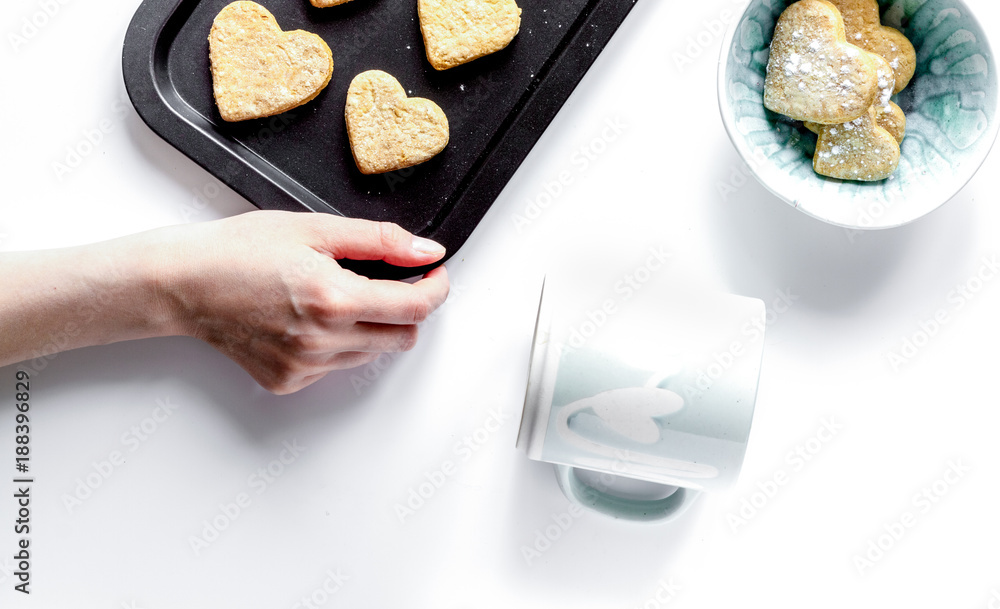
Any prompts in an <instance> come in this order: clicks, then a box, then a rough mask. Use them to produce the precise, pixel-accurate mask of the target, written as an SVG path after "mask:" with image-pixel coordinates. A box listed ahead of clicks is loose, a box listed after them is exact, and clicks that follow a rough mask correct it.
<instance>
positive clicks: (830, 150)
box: [813, 106, 899, 182]
mask: <svg viewBox="0 0 1000 609" xmlns="http://www.w3.org/2000/svg"><path fill="white" fill-rule="evenodd" d="M876 112H877V110H876V108H875V107H874V106H872V107H871V108H869V109H868V112H866V113H865V114H864V115H863V116H861V117H859V118H857V119H855V120H853V121H850V122H847V123H844V124H842V125H823V126H822V127H821V128H820V130H819V138H818V139H817V140H816V155H815V156H814V157H813V169H815V170H816V173H818V174H820V175H825V176H828V177H831V178H838V179H841V180H857V181H861V182H875V181H878V180H884V179H886V178H888V177H889V176H890V175H892V173H893V172H894V171H896V167H897V166H898V165H899V142H897V141H896V138H895V137H894V136H893V135H892V134H891V133H889V132H888V131H886V130H885V129H883V128H882V127H880V126H879V125H878V119H877V116H876Z"/></svg>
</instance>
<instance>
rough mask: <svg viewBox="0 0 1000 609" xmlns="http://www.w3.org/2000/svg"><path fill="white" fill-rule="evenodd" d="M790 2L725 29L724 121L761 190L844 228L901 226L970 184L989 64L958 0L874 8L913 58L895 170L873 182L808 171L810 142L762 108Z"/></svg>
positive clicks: (752, 8) (986, 139) (982, 155)
mask: <svg viewBox="0 0 1000 609" xmlns="http://www.w3.org/2000/svg"><path fill="white" fill-rule="evenodd" d="M790 4H792V1H791V0H751V1H750V3H749V4H748V5H747V8H746V10H745V11H744V13H743V16H742V17H741V18H740V19H738V20H736V21H734V22H733V23H732V24H730V27H729V30H728V32H727V34H726V38H725V40H724V41H723V43H722V56H721V57H720V60H719V91H718V93H719V108H720V110H721V112H722V122H723V123H724V125H725V127H726V131H727V132H728V133H729V137H730V139H731V140H732V141H733V144H734V145H735V146H736V150H737V151H738V152H739V154H740V156H741V157H742V158H743V160H744V161H745V162H746V163H747V165H748V166H749V167H750V170H751V172H752V173H753V174H754V175H755V176H756V178H757V179H758V180H759V181H760V183H761V184H763V185H764V186H765V187H766V188H767V189H768V190H770V191H771V192H772V193H774V194H775V195H776V196H778V197H779V198H781V199H784V200H785V201H786V202H788V203H789V204H791V205H792V206H793V207H795V208H796V209H799V210H801V211H803V212H805V213H806V214H808V215H810V216H813V217H815V218H818V219H820V220H823V221H825V222H829V223H831V224H835V225H838V226H844V227H848V228H863V229H875V228H890V227H894V226H901V225H903V224H906V223H908V222H912V221H913V220H915V219H917V218H919V217H921V216H923V215H925V214H927V213H929V212H931V211H933V210H934V209H937V208H938V207H940V206H941V205H942V204H944V203H945V202H946V201H948V200H949V199H951V198H952V197H954V196H955V194H956V193H958V191H959V190H961V189H962V187H963V186H965V184H967V183H968V181H969V180H970V179H971V178H972V176H973V175H974V174H975V173H976V171H977V170H978V169H979V167H980V166H981V165H982V163H983V161H984V160H986V156H987V154H988V153H989V151H990V148H991V147H992V145H993V142H994V140H995V139H996V136H997V128H998V126H1000V121H998V117H997V76H996V68H997V64H996V60H995V58H994V56H993V52H992V51H991V50H990V45H989V42H987V39H986V34H985V32H984V31H983V28H982V27H981V26H980V24H979V22H978V21H977V20H976V18H975V16H974V15H973V14H972V11H971V10H970V9H969V7H968V5H966V3H965V2H962V0H879V6H880V8H881V12H882V24H883V25H888V26H890V27H894V28H896V29H897V30H899V31H901V32H903V34H905V35H906V37H907V38H909V39H910V42H912V43H913V46H914V47H915V48H916V51H917V66H916V72H915V73H914V76H913V79H912V80H911V81H910V84H909V86H907V87H906V89H904V90H902V91H900V92H899V93H898V94H897V95H895V96H894V97H893V101H895V102H896V103H897V104H899V106H900V107H901V108H902V109H903V112H905V113H906V119H907V124H906V138H905V139H904V140H903V144H902V146H901V152H902V156H901V158H900V162H899V169H897V170H896V172H895V173H894V174H893V175H892V176H891V177H890V178H889V179H887V180H882V181H880V182H851V181H844V180H837V179H833V178H827V177H824V176H821V175H818V174H816V173H815V172H814V171H813V168H812V157H813V152H814V151H815V148H816V135H815V134H813V133H811V132H810V131H809V130H807V129H805V128H804V127H803V126H802V124H801V123H799V122H796V121H792V120H791V119H788V118H786V117H783V116H781V115H779V114H775V113H773V112H771V111H769V110H767V109H765V108H764V99H763V98H764V77H765V71H766V68H767V60H768V54H769V45H770V43H771V37H772V35H773V33H774V26H775V23H776V22H777V20H778V17H779V16H780V15H781V13H782V11H784V10H785V8H786V7H787V6H788V5H790Z"/></svg>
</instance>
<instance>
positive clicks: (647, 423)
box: [567, 387, 684, 444]
mask: <svg viewBox="0 0 1000 609" xmlns="http://www.w3.org/2000/svg"><path fill="white" fill-rule="evenodd" d="M588 407H589V408H591V409H592V410H593V411H594V413H595V414H596V415H597V416H598V417H600V419H601V421H603V422H604V423H605V424H606V425H607V426H608V427H610V428H611V429H613V430H614V431H616V432H617V433H619V434H621V435H623V436H625V437H626V438H629V439H630V440H634V441H636V442H638V443H640V444H655V443H656V442H658V441H659V439H660V427H659V425H657V424H656V421H654V420H653V418H654V417H662V416H666V415H669V414H673V413H675V412H677V411H679V410H681V409H682V408H684V398H682V397H681V396H679V395H677V394H676V393H674V392H673V391H670V390H669V389H660V388H656V387H652V388H651V387H628V388H624V389H612V390H610V391H603V392H601V393H598V394H597V395H595V396H592V397H589V398H584V399H582V400H579V401H577V402H575V403H574V404H572V405H570V406H569V407H567V408H572V410H573V411H580V410H583V409H585V408H588Z"/></svg>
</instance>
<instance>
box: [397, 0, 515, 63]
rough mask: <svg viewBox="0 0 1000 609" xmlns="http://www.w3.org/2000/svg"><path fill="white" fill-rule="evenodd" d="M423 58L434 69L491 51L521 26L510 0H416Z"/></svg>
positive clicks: (504, 43) (493, 51)
mask: <svg viewBox="0 0 1000 609" xmlns="http://www.w3.org/2000/svg"><path fill="white" fill-rule="evenodd" d="M417 15H418V16H419V18H420V31H421V32H422V33H423V35H424V47H425V49H426V51H427V61H429V62H430V64H431V66H433V67H434V69H435V70H447V69H448V68H453V67H455V66H457V65H460V64H463V63H467V62H470V61H472V60H473V59H478V58H480V57H482V56H484V55H489V54H490V53H495V52H496V51H499V50H500V49H502V48H504V47H506V46H507V45H508V44H510V41H511V40H513V39H514V36H516V35H517V32H518V30H519V29H520V28H521V9H519V8H518V7H517V3H515V2H514V0H417Z"/></svg>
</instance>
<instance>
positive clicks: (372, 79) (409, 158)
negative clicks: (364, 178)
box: [344, 70, 448, 174]
mask: <svg viewBox="0 0 1000 609" xmlns="http://www.w3.org/2000/svg"><path fill="white" fill-rule="evenodd" d="M344 116H345V119H346V120H347V136H348V138H349V139H350V142H351V152H352V153H353V154H354V162H355V163H356V164H357V165H358V169H360V170H361V173H364V174H373V173H385V172H387V171H395V170H397V169H403V168H404V167H410V166H412V165H416V164H417V163H423V162H424V161H426V160H428V159H429V158H431V157H433V156H434V155H435V154H437V153H439V152H441V151H442V150H443V149H444V147H445V146H447V145H448V117H446V116H445V114H444V112H443V111H442V110H441V108H440V107H438V105H437V104H435V103H434V102H432V101H430V100H429V99H423V98H421V97H407V96H406V91H405V90H404V89H403V86H402V85H400V84H399V81H397V80H396V79H395V78H393V77H392V76H391V75H389V74H387V73H385V72H382V71H381V70H369V71H367V72H362V73H361V74H358V75H357V76H355V77H354V80H352V81H351V85H350V87H348V89H347V106H346V108H345V109H344Z"/></svg>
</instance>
